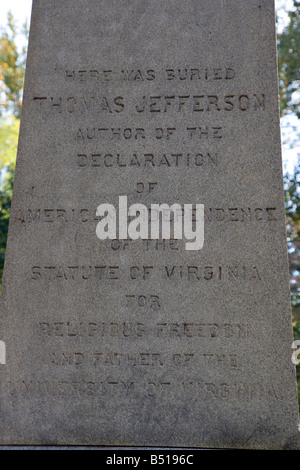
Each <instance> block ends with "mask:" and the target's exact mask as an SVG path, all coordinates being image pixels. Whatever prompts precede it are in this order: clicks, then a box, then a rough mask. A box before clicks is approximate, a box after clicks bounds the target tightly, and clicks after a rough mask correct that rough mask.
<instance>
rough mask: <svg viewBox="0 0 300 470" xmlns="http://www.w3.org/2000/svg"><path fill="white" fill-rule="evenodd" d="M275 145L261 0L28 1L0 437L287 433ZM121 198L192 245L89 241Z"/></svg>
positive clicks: (273, 84)
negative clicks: (200, 222) (181, 222)
mask: <svg viewBox="0 0 300 470" xmlns="http://www.w3.org/2000/svg"><path fill="white" fill-rule="evenodd" d="M143 97H146V98H145V100H146V108H145V109H143V103H144V101H143ZM99 129H107V130H99ZM112 129H114V130H112ZM116 129H120V136H118V135H117V134H118V132H119V131H117V130H116ZM167 129H169V131H167ZM280 152H281V151H280V133H279V119H278V99H277V77H276V49H275V27H274V6H273V1H271V0H251V2H247V1H245V0H210V1H209V2H207V1H205V0H185V1H184V2H183V1H182V0H172V1H170V0H151V1H150V0H126V1H124V0H80V1H79V0H64V1H63V2H61V1H60V0H34V2H33V13H32V25H31V32H30V41H29V53H28V66H27V72H26V83H25V93H24V107H23V114H22V124H21V133H20V142H19V150H18V159H17V168H16V179H15V186H14V197H13V206H12V213H11V222H10V229H9V240H8V247H7V257H6V266H5V276H4V286H3V291H2V303H1V337H0V339H1V340H3V341H5V344H6V357H7V359H6V365H0V374H1V375H0V378H1V399H0V403H1V411H0V413H1V415H0V428H1V435H0V443H1V444H2V445H97V446H101V445H103V446H114V445H115V446H164V447H165V446H178V447H182V446H183V447H184V446H186V447H204V448H206V447H208V448H209V447H211V448H257V449H259V448H291V447H295V446H296V445H297V442H298V428H297V423H298V411H297V394H296V384H295V371H294V367H293V364H292V362H291V353H292V350H291V343H292V328H291V312H290V302H289V286H288V267H287V253H286V245H285V220H284V205H283V191H282V170H281V153H280ZM149 183H151V185H150V186H149ZM119 195H127V196H128V202H129V204H132V203H135V202H140V203H143V204H145V205H147V206H150V204H151V203H168V204H172V203H174V202H178V203H180V204H187V203H193V204H196V203H199V204H204V206H205V211H206V216H205V241H204V247H203V249H202V250H200V251H186V250H185V249H184V244H183V241H180V240H179V241H172V240H171V241H166V242H164V243H162V242H161V241H160V242H159V243H157V242H156V241H149V242H146V241H142V240H137V241H132V240H128V241H125V242H124V240H120V241H115V242H111V241H109V240H108V241H100V240H99V239H98V238H97V236H96V232H95V229H96V224H97V218H96V208H97V207H98V205H99V204H101V203H104V202H107V203H111V204H114V205H116V206H117V204H118V196H119Z"/></svg>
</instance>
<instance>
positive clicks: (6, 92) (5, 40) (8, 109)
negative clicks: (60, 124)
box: [0, 13, 28, 119]
mask: <svg viewBox="0 0 300 470" xmlns="http://www.w3.org/2000/svg"><path fill="white" fill-rule="evenodd" d="M20 34H23V35H24V39H25V41H24V44H27V39H28V27H27V24H26V23H25V24H24V25H23V27H22V30H21V31H19V30H18V29H17V27H16V25H15V22H14V18H13V15H12V14H11V13H8V25H7V28H6V29H3V28H2V29H1V30H0V91H1V110H0V113H1V115H3V114H4V113H10V114H13V115H14V116H15V117H16V118H18V119H19V118H20V115H21V107H22V93H23V85H24V73H25V64H26V46H23V47H22V49H21V52H19V50H18V47H17V44H16V41H17V37H18V35H20Z"/></svg>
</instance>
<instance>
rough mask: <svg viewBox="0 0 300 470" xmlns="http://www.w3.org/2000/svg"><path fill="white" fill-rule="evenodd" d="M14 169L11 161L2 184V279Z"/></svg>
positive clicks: (0, 211) (0, 240)
mask: <svg viewBox="0 0 300 470" xmlns="http://www.w3.org/2000/svg"><path fill="white" fill-rule="evenodd" d="M14 170H15V163H10V164H9V165H8V167H7V168H6V171H5V176H4V181H3V183H2V185H1V186H0V280H2V275H3V267H4V259H5V250H6V240H7V233H8V223H9V215H10V205H11V198H12V191H13V182H14V174H15V171H14ZM0 290H1V284H0Z"/></svg>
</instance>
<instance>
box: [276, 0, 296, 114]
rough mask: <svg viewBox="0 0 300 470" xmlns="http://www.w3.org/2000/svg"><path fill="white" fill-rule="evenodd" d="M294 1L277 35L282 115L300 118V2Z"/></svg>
mask: <svg viewBox="0 0 300 470" xmlns="http://www.w3.org/2000/svg"><path fill="white" fill-rule="evenodd" d="M293 3H294V6H293V9H292V11H289V12H288V18H289V20H288V24H287V26H286V27H285V28H284V30H283V31H282V32H281V33H280V34H278V35H277V54H278V78H279V96H280V112H281V115H282V116H283V115H285V114H287V113H290V112H292V113H294V114H295V115H296V116H297V117H298V118H300V2H299V1H297V0H294V2H293ZM297 92H298V93H297Z"/></svg>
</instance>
